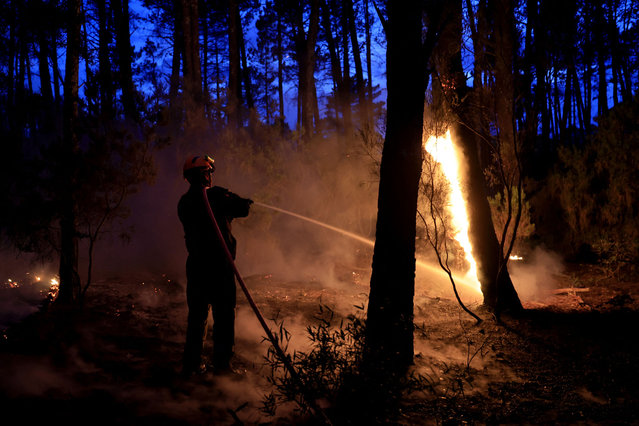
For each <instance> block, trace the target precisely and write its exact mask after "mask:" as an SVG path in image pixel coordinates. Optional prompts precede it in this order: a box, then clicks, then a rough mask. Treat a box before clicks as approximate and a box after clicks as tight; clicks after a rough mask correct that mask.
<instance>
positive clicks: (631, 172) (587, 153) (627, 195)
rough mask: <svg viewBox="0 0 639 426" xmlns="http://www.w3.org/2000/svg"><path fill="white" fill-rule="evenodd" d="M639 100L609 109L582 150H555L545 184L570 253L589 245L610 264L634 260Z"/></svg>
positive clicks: (638, 248) (637, 249)
mask: <svg viewBox="0 0 639 426" xmlns="http://www.w3.org/2000/svg"><path fill="white" fill-rule="evenodd" d="M638 121H639V100H638V99H637V97H635V98H634V100H633V101H632V102H626V103H623V104H620V105H618V106H617V107H615V108H613V109H611V110H610V112H609V113H608V114H606V115H605V116H603V117H601V119H600V120H599V128H598V129H597V131H596V132H595V133H594V134H593V135H592V137H590V138H589V139H588V140H587V141H586V143H585V144H584V145H583V146H568V147H564V148H562V149H560V151H559V156H560V167H559V168H558V169H557V171H556V172H555V173H554V174H553V175H552V176H551V179H550V180H549V185H550V188H551V190H552V191H553V192H554V193H555V194H556V196H557V199H558V200H559V203H560V207H561V212H562V214H563V215H564V221H565V223H566V224H567V225H568V228H567V230H566V231H567V233H568V234H567V238H568V240H569V242H570V243H571V246H572V247H573V249H575V250H576V249H577V248H579V247H580V246H582V245H584V244H588V245H590V246H592V248H593V249H594V251H595V252H596V253H597V254H598V255H599V257H600V258H602V259H605V260H607V261H611V262H613V263H615V264H619V263H624V262H631V261H634V260H636V259H637V258H638V256H639V244H637V241H639V209H638V208H637V202H636V200H637V199H638V197H639V150H637V149H636V147H637V146H639V127H638V126H637V122H638Z"/></svg>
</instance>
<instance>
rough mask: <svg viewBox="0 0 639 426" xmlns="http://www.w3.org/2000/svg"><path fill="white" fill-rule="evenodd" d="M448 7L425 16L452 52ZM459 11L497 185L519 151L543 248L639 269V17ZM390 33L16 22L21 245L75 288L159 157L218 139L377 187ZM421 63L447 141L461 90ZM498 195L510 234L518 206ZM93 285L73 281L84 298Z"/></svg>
mask: <svg viewBox="0 0 639 426" xmlns="http://www.w3.org/2000/svg"><path fill="white" fill-rule="evenodd" d="M438 4H439V2H437V1H427V0H425V1H424V2H423V7H422V10H423V16H422V26H423V30H424V34H432V35H434V39H433V40H432V41H433V43H435V44H437V43H439V42H440V41H441V38H440V35H441V34H440V33H441V32H442V19H438V17H439V18H441V10H439V9H438V8H439V7H440V6H438ZM459 6H460V7H459V11H460V12H459V13H461V16H459V17H458V18H459V19H460V23H461V26H460V28H459V30H458V33H457V34H456V35H455V37H457V38H458V41H459V42H458V43H457V44H456V45H455V43H452V44H451V45H450V46H442V45H441V43H440V45H439V46H438V47H437V49H439V51H440V53H439V55H441V51H443V50H446V49H461V52H460V53H461V55H460V57H461V60H462V61H461V71H462V74H461V75H462V76H463V79H464V81H463V84H465V87H466V89H465V90H466V92H465V93H466V95H464V96H466V97H465V98H464V100H471V102H467V104H466V105H465V106H464V108H465V112H464V114H465V117H466V119H467V124H468V125H469V126H470V127H472V130H473V132H474V133H475V134H476V135H478V139H479V140H481V143H480V147H481V150H480V159H481V166H482V168H483V169H484V170H485V172H486V174H487V176H488V177H490V174H491V171H490V170H491V168H492V169H493V170H494V166H495V161H496V160H495V156H494V155H493V153H494V151H495V147H496V146H499V144H500V143H501V141H503V140H506V139H508V138H511V139H512V138H515V139H516V140H517V143H518V144H519V145H518V146H519V147H520V152H519V154H520V156H521V176H522V179H523V193H522V198H523V197H525V200H524V201H525V203H524V205H525V209H524V212H523V215H524V216H525V217H524V219H525V223H526V229H528V230H529V232H527V235H525V236H526V238H527V239H528V240H529V241H531V242H533V243H535V244H545V245H547V246H549V247H551V248H555V249H557V250H560V251H562V252H563V253H565V254H566V255H567V256H568V257H571V256H572V257H573V258H579V256H581V258H582V259H586V258H592V257H593V256H595V257H598V258H603V259H615V260H620V261H621V260H623V262H628V261H630V260H631V259H636V257H637V255H638V252H637V250H638V248H637V247H636V238H635V237H634V236H633V235H634V234H633V232H635V231H634V230H636V229H637V227H636V223H637V220H638V217H639V212H638V211H637V207H636V202H634V201H635V200H636V199H637V189H638V187H637V185H639V184H638V182H639V181H638V180H637V179H636V176H635V175H636V171H637V170H638V169H639V164H638V163H637V161H639V160H638V159H637V155H636V152H637V147H636V146H635V145H636V142H637V124H636V123H637V122H638V118H639V117H638V114H639V113H638V108H637V102H638V98H637V91H638V90H639V54H638V53H639V52H638V49H639V48H638V46H639V27H638V22H637V21H638V19H637V18H638V17H639V10H638V9H639V8H638V7H637V4H636V2H634V1H630V0H597V1H582V0H570V1H562V2H556V1H550V0H535V1H528V0H526V1H523V0H522V1H514V0H499V1H498V0H468V1H461V0H460V1H459ZM438 14H439V15H438ZM387 20H388V16H387V5H386V4H385V2H383V1H374V0H347V1H336V0H304V1H290V0H262V1H257V0H225V1H220V0H199V1H198V0H174V1H162V0H143V1H129V0H67V1H62V0H29V1H14V0H9V1H5V2H3V4H2V5H1V6H0V117H1V119H0V126H1V127H2V129H1V130H2V134H3V138H2V139H3V141H2V144H1V146H0V149H1V150H2V151H1V152H0V158H1V159H2V160H1V161H2V162H3V165H2V169H1V170H0V173H1V174H2V178H1V179H0V182H1V185H2V188H1V191H0V193H1V194H2V195H1V196H0V197H2V199H1V201H2V206H3V207H2V209H1V215H2V216H1V220H0V225H1V228H2V229H1V230H2V239H3V245H4V246H10V247H17V248H18V249H19V250H23V251H29V252H37V253H39V254H41V255H45V256H51V257H56V256H58V255H60V254H62V253H71V258H70V260H69V261H70V262H71V265H72V266H71V267H70V269H69V270H73V269H74V268H75V269H77V267H75V266H73V264H74V263H77V259H75V260H74V259H73V257H74V255H73V253H74V250H76V249H74V247H75V246H76V245H77V241H76V240H77V239H86V240H88V241H90V242H92V243H93V242H95V241H96V240H97V239H98V237H99V235H100V233H101V232H102V230H103V229H104V226H108V224H110V223H113V222H114V221H115V219H116V218H118V217H123V216H126V214H127V210H126V199H127V197H128V195H130V194H132V193H134V192H136V191H137V190H139V188H140V185H142V184H144V183H146V182H150V181H151V180H152V176H153V159H154V155H155V154H156V153H157V152H158V150H160V149H162V148H163V147H166V146H168V145H173V146H182V147H185V148H187V146H188V143H189V142H188V141H192V140H193V139H194V138H195V139H198V137H199V138H200V140H201V135H203V134H206V135H207V138H208V139H210V140H215V141H217V142H215V144H217V146H220V144H226V145H227V148H228V147H229V146H232V145H233V144H237V143H239V140H240V139H241V140H242V143H243V144H248V145H250V146H252V147H253V149H254V150H255V152H261V153H262V154H261V155H266V156H268V155H269V154H268V153H271V154H273V155H275V154H274V153H278V155H280V154H281V153H282V152H283V151H290V152H308V153H309V158H312V155H313V154H310V153H314V152H317V149H318V148H317V147H318V146H322V144H329V142H328V141H331V142H330V144H331V146H337V147H338V149H339V150H340V151H341V152H342V153H345V154H348V153H351V152H353V150H359V152H365V153H368V154H370V155H369V156H368V157H367V158H368V160H370V161H369V164H368V165H369V166H371V167H373V168H375V167H376V166H377V165H378V162H379V153H380V152H381V141H382V140H383V138H384V132H385V118H386V83H387V82H386V74H385V70H386V62H385V61H386V55H385V49H386V46H387V40H386V36H387V34H386V32H385V28H386V27H387V24H388V22H387ZM425 41H429V40H425ZM413 54H414V57H419V56H420V55H425V51H416V52H413ZM422 59H423V60H425V61H427V66H426V68H425V70H426V71H425V73H426V74H427V75H424V79H425V81H426V104H427V105H426V106H427V109H426V115H427V118H428V119H427V121H428V122H430V123H431V124H432V125H433V126H435V127H436V126H437V125H438V124H437V120H438V117H439V115H438V114H443V113H442V111H441V110H438V109H437V108H435V107H434V105H435V104H436V103H437V99H438V97H441V96H442V93H443V94H444V95H445V96H448V95H447V88H451V87H452V88H457V89H458V88H459V87H460V84H462V83H461V82H460V81H452V80H446V76H445V75H444V74H443V73H442V72H441V69H442V68H441V63H440V64H438V63H437V61H438V59H437V54H434V55H430V56H429V57H424V58H422ZM451 75H452V74H451ZM456 78H457V77H456ZM451 93H452V92H451ZM460 93H462V92H460V91H459V90H457V91H455V94H454V95H453V97H455V96H459V94H460ZM448 101H449V102H451V105H453V107H454V106H455V102H461V101H462V99H459V98H458V99H457V100H455V99H452V100H451V98H450V97H449V98H448ZM433 123H434V124H433ZM440 124H441V123H440ZM196 135H200V136H196ZM267 147H268V148H267ZM268 161H271V163H268V162H266V163H264V164H262V165H261V167H265V168H266V169H268V167H270V166H269V164H271V165H272V164H274V161H273V159H268ZM271 171H273V170H271ZM280 172H282V170H277V171H276V173H280ZM326 175H327V174H326V173H325V174H324V176H326ZM327 179H334V178H327ZM485 183H486V187H487V191H488V194H489V196H490V197H491V199H492V200H493V206H494V212H493V214H496V215H499V214H500V213H499V212H500V211H501V212H503V211H504V210H503V205H504V203H505V202H506V201H505V200H508V199H510V198H511V197H508V196H506V193H505V192H504V187H501V186H499V185H494V184H493V183H494V180H492V179H490V178H488V179H487V180H486V182H485ZM61 188H68V191H66V190H60V189H61ZM95 188H100V190H99V191H96V190H95ZM66 193H68V194H70V195H69V196H66V195H64V194H66ZM495 200H497V201H495ZM499 200H501V201H499ZM500 205H501V207H500ZM79 206H83V207H82V208H80V207H79ZM86 206H92V207H91V208H90V209H88V208H86ZM500 208H501V210H500ZM495 221H496V222H499V219H496V220H495ZM566 225H568V226H566ZM533 229H534V232H533V231H532V230H533ZM557 230H561V232H557ZM611 240H614V242H613V241H611ZM633 241H634V243H633ZM63 257H65V256H63ZM75 257H77V255H75ZM62 262H64V259H62ZM63 269H64V270H66V269H68V268H61V271H62V270H63ZM75 275H77V272H69V275H68V277H66V279H68V280H71V281H73V282H74V285H73V288H74V289H75V290H74V291H75V294H76V297H77V295H78V294H81V293H82V290H81V289H82V285H81V284H80V281H79V277H76V276H75ZM61 278H62V279H63V280H64V279H65V277H61Z"/></svg>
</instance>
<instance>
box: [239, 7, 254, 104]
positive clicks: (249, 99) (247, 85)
mask: <svg viewBox="0 0 639 426" xmlns="http://www.w3.org/2000/svg"><path fill="white" fill-rule="evenodd" d="M236 20H237V26H238V28H237V37H238V43H239V45H240V56H241V59H242V68H241V72H242V79H243V80H244V99H246V106H247V107H248V109H254V108H255V101H254V100H253V90H252V87H251V74H250V73H249V67H248V61H247V58H246V43H245V42H244V29H243V27H242V19H241V17H240V11H239V8H238V11H237V18H236Z"/></svg>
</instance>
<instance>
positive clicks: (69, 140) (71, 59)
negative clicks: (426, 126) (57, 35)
mask: <svg viewBox="0 0 639 426" xmlns="http://www.w3.org/2000/svg"><path fill="white" fill-rule="evenodd" d="M81 7H82V5H81V0H69V1H68V3H67V25H68V26H67V51H66V65H65V73H64V104H63V135H62V139H61V149H60V153H61V158H60V159H59V162H60V170H61V173H62V187H63V188H64V190H63V191H60V194H61V198H60V269H59V275H60V292H59V295H58V300H59V301H60V302H61V303H69V302H71V301H73V300H74V298H75V297H77V296H78V295H79V292H80V276H79V274H78V233H77V219H76V215H77V211H76V210H77V202H76V199H75V194H74V192H75V190H74V189H75V186H76V168H77V164H76V158H77V155H78V154H77V153H78V136H77V134H76V125H77V121H78V85H79V69H80V47H81V44H80V43H81V40H80V28H81V19H82V16H81Z"/></svg>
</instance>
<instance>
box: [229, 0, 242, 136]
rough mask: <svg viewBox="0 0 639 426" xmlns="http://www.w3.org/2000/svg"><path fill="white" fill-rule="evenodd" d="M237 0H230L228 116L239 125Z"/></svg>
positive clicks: (231, 121)
mask: <svg viewBox="0 0 639 426" xmlns="http://www.w3.org/2000/svg"><path fill="white" fill-rule="evenodd" d="M239 17H240V12H239V5H238V2H237V0H229V15H228V22H229V26H228V30H229V33H228V34H229V87H228V106H227V108H228V117H229V124H231V125H232V126H233V127H239V126H240V125H241V122H242V117H241V103H242V80H241V54H240V34H239V32H240V31H241V23H240V20H239Z"/></svg>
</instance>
